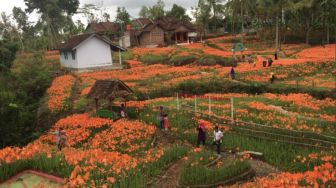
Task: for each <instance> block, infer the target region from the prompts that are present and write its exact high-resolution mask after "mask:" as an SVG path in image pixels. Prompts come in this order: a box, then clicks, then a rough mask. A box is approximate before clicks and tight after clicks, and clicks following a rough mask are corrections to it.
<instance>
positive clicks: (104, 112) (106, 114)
mask: <svg viewBox="0 0 336 188" xmlns="http://www.w3.org/2000/svg"><path fill="white" fill-rule="evenodd" d="M96 116H98V117H100V118H109V119H112V120H116V119H118V118H119V116H118V114H117V113H115V112H113V111H111V110H108V109H100V110H98V111H97V113H96Z"/></svg>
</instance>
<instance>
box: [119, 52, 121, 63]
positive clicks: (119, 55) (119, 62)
mask: <svg viewBox="0 0 336 188" xmlns="http://www.w3.org/2000/svg"><path fill="white" fill-rule="evenodd" d="M119 63H120V66H121V52H120V49H119Z"/></svg>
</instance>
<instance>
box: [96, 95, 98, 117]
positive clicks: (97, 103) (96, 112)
mask: <svg viewBox="0 0 336 188" xmlns="http://www.w3.org/2000/svg"><path fill="white" fill-rule="evenodd" d="M95 102H96V113H97V111H98V98H95Z"/></svg>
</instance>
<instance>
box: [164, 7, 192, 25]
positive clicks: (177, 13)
mask: <svg viewBox="0 0 336 188" xmlns="http://www.w3.org/2000/svg"><path fill="white" fill-rule="evenodd" d="M167 16H171V17H174V18H177V19H179V20H181V21H191V18H190V17H189V16H188V15H187V14H186V9H185V8H183V7H181V6H179V5H177V4H174V5H173V7H172V8H171V10H170V11H168V12H167Z"/></svg>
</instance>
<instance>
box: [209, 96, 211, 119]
mask: <svg viewBox="0 0 336 188" xmlns="http://www.w3.org/2000/svg"><path fill="white" fill-rule="evenodd" d="M210 114H211V97H210V96H209V115H210Z"/></svg>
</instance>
